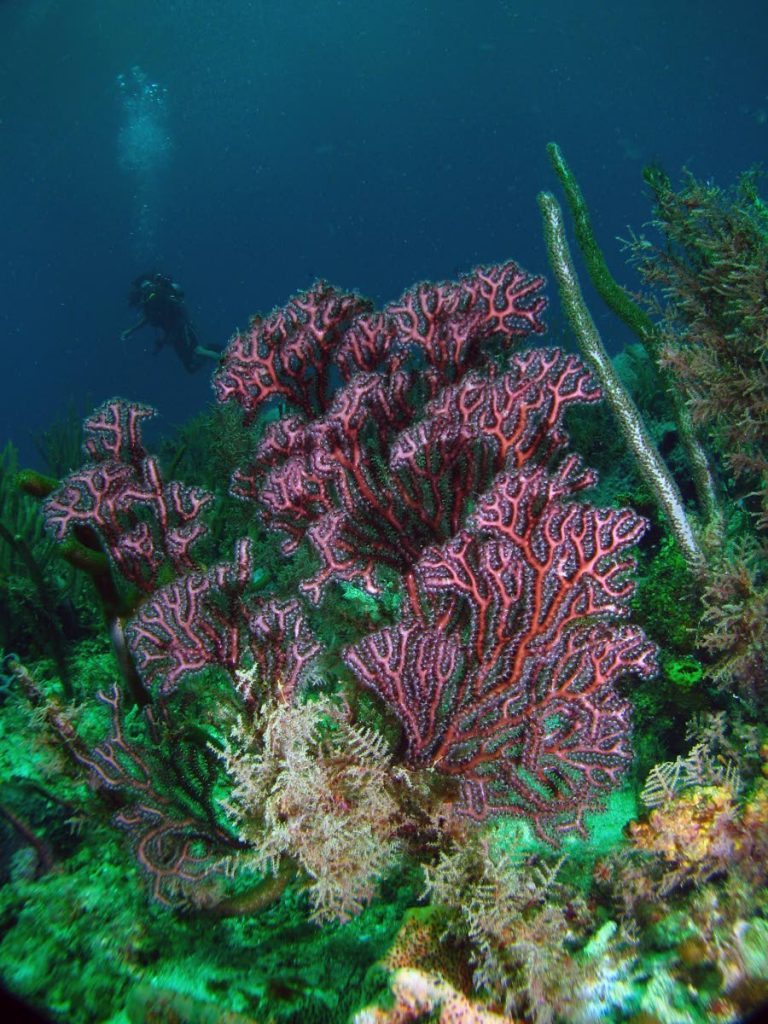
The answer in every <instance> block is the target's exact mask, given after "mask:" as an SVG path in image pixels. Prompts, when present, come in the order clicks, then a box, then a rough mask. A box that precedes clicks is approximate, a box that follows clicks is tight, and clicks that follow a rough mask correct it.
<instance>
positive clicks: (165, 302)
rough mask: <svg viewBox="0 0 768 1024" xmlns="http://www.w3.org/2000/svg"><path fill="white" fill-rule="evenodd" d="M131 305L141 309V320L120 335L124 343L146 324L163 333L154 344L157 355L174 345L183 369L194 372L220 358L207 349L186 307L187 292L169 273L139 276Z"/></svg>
mask: <svg viewBox="0 0 768 1024" xmlns="http://www.w3.org/2000/svg"><path fill="white" fill-rule="evenodd" d="M128 302H129V304H130V305H131V306H137V307H138V308H139V309H140V310H141V317H140V319H139V320H138V321H137V322H136V323H135V324H134V325H133V327H129V328H128V329H127V330H125V331H123V333H122V334H121V335H120V339H121V341H125V340H126V339H127V338H130V336H131V335H132V334H133V333H134V332H135V331H138V330H139V329H140V328H142V327H144V326H146V325H147V324H149V325H151V326H152V327H159V328H160V330H161V331H162V334H160V335H159V336H158V337H157V339H156V341H155V352H159V351H160V349H161V348H163V347H164V346H165V345H172V346H173V348H174V350H175V352H176V355H177V356H178V357H179V359H180V360H181V361H182V363H183V364H184V369H185V370H187V371H188V372H189V373H195V372H196V371H197V370H199V369H200V368H201V367H202V366H204V365H205V360H206V359H219V358H220V356H221V352H220V351H218V350H217V349H210V348H204V347H203V346H202V345H201V344H200V339H199V338H198V336H197V331H196V330H195V328H194V327H193V325H192V321H191V320H190V319H189V314H188V313H187V311H186V309H185V308H184V292H183V291H182V290H181V288H180V287H179V285H178V284H177V283H176V282H175V281H173V280H171V278H170V277H168V276H167V275H166V274H159V273H158V274H140V275H139V276H138V277H137V278H136V279H135V280H134V282H133V284H132V285H131V290H130V292H129V294H128Z"/></svg>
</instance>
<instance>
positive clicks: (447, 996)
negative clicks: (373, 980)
mask: <svg viewBox="0 0 768 1024" xmlns="http://www.w3.org/2000/svg"><path fill="white" fill-rule="evenodd" d="M390 988H391V990H392V995H393V996H394V999H395V1002H394V1006H392V1007H391V1008H390V1009H388V1010H383V1009H381V1008H379V1007H366V1008H365V1009H364V1010H360V1011H359V1012H358V1013H356V1014H355V1016H354V1017H353V1019H352V1024H411V1022H417V1021H422V1020H425V1019H426V1017H427V1015H428V1014H431V1013H433V1012H434V1011H435V1010H437V1009H439V1010H440V1017H439V1018H438V1020H439V1024H519V1021H517V1020H516V1019H515V1018H513V1017H507V1016H504V1015H502V1014H499V1013H493V1012H492V1011H490V1010H486V1009H485V1007H483V1006H481V1005H480V1004H479V1003H473V1002H472V1001H471V1000H470V999H468V998H467V996H465V995H464V994H463V993H461V992H457V990H456V989H455V988H454V987H453V985H451V984H450V983H449V982H447V981H445V980H444V979H443V978H442V977H440V976H439V975H437V974H431V973H428V972H426V971H420V970H416V969H415V968H410V967H403V968H400V970H397V971H395V973H394V974H393V975H392V980H391V982H390Z"/></svg>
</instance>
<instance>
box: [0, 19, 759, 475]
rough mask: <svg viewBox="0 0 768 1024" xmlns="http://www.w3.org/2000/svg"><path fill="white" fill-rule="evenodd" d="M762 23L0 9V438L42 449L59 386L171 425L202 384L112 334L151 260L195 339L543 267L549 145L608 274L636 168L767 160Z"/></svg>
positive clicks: (70, 398)
mask: <svg viewBox="0 0 768 1024" xmlns="http://www.w3.org/2000/svg"><path fill="white" fill-rule="evenodd" d="M767 37H768V7H767V6H766V5H765V4H763V3H758V2H757V0H749V2H742V3H738V4H731V5H726V4H723V3H719V2H712V0H704V2H697V3H691V2H687V0H674V2H671V3H670V2H669V0H646V2H643V3H640V4H623V3H621V4H620V3H610V4H609V3H605V2H595V0H587V2H583V3H580V4H574V3H571V2H566V0H545V2H537V3H532V2H530V0H521V2H517V0H476V2H473V3H468V2H460V0H443V2H440V3H438V2H431V0H430V2H414V0H388V2H387V3H386V4H384V3H379V2H376V0H319V2H313V3H308V2H306V0H280V2H279V3H276V2H269V0H241V2H235V0H230V2H226V3H224V2H221V0H180V2H171V0H168V2H159V0H131V2H130V3H128V2H125V0H77V2H72V0H70V2H66V0H5V2H2V3H0V225H1V226H2V231H1V236H0V237H1V239H2V241H1V242H0V244H1V245H2V252H1V254H0V353H2V355H1V358H2V362H1V363H0V366H1V367H2V380H3V401H2V404H1V405H0V439H3V440H7V439H12V440H13V441H14V443H15V444H16V445H17V446H18V448H19V449H20V452H21V461H22V463H24V462H29V463H32V464H35V463H36V462H39V456H37V453H36V451H35V448H34V445H33V444H32V441H31V438H32V435H33V434H35V433H37V432H39V431H41V430H43V429H45V428H46V427H48V426H49V425H50V424H51V422H52V421H54V420H55V419H56V418H58V417H59V416H60V415H61V414H62V413H63V412H64V410H65V409H66V407H67V405H68V403H74V406H75V408H76V409H78V410H82V411H83V412H85V411H86V408H87V403H88V402H89V401H90V402H91V403H92V404H96V403H97V402H100V401H102V400H103V399H104V398H107V397H109V396H112V395H115V394H119V395H124V396H126V397H130V398H132V399H135V400H140V401H144V402H148V403H151V404H153V405H155V406H157V407H158V408H159V409H160V411H161V414H162V418H161V421H160V422H161V428H166V429H167V428H169V427H170V426H172V425H173V424H174V423H178V422H181V421H182V420H183V419H185V418H186V417H187V416H189V415H191V414H193V413H194V412H196V411H198V410H199V409H200V408H201V407H202V406H203V405H204V404H205V403H206V402H208V401H209V400H210V399H211V393H210V390H209V374H208V372H207V371H206V370H205V369H203V370H202V371H200V372H198V373H197V374H194V375H190V374H187V373H186V372H185V371H184V369H183V367H182V366H181V364H180V363H179V362H178V360H177V359H176V357H175V355H174V353H173V351H172V350H171V349H170V348H169V349H164V350H163V351H162V352H160V353H159V354H155V353H154V352H153V335H152V331H151V330H145V331H143V332H140V333H137V334H135V335H134V336H133V337H132V338H131V339H130V340H129V341H127V342H122V341H121V340H120V334H121V331H122V330H124V329H125V328H126V327H128V326H129V325H130V323H131V322H132V320H133V319H135V317H134V311H132V310H130V309H129V308H128V305H127V302H126V295H127V291H128V288H129V284H130V282H131V280H132V279H133V278H134V277H135V276H136V275H137V274H140V273H142V272H144V271H145V270H146V269H149V268H153V269H154V268H157V269H161V270H163V271H165V272H167V273H168V274H170V275H172V276H173V277H174V278H175V279H176V280H177V281H179V282H180V283H181V285H182V287H183V288H184V290H185V293H186V298H187V304H188V308H189V310H190V313H191V315H192V317H193V319H194V321H195V323H196V325H197V328H198V330H199V332H200V335H201V337H202V338H203V340H204V341H205V342H206V343H208V344H211V345H214V346H220V345H223V344H224V343H225V341H226V340H227V338H228V337H229V335H230V334H231V333H232V331H233V330H234V328H235V327H236V326H238V325H241V326H242V325H244V324H245V322H246V321H247V318H248V316H249V315H250V314H251V313H253V312H255V311H256V310H268V309H270V308H271V307H273V306H274V305H276V304H277V303H281V302H283V301H284V300H285V299H286V298H287V297H288V296H289V295H290V294H291V293H292V292H294V291H296V290H297V289H299V288H302V287H305V286H306V285H308V284H309V283H310V281H312V280H313V279H314V278H316V277H319V276H321V277H324V278H326V279H328V280H330V281H331V282H333V283H335V284H338V285H340V286H342V287H345V288H357V289H359V290H360V291H362V292H363V293H365V294H368V295H370V296H371V297H372V298H374V299H376V300H378V301H385V300H388V299H392V298H394V297H396V296H397V295H399V294H400V293H401V292H402V290H403V289H404V288H406V287H407V286H409V285H410V284H411V283H413V282H414V281H416V280H418V279H424V278H431V279H440V278H446V277H451V276H453V275H455V274H456V272H457V271H460V270H464V269H468V268H469V267H471V266H472V265H474V264H476V263H478V262H488V261H492V260H498V259H504V258H507V257H513V258H515V259H517V260H518V261H519V262H520V263H521V264H522V265H523V266H525V267H526V268H527V269H529V270H531V271H532V272H536V273H541V272H546V259H545V253H544V247H543V243H542V238H541V229H540V223H539V215H538V211H537V208H536V202H535V197H536V193H537V192H538V191H539V190H540V189H541V188H543V187H553V185H554V179H553V175H552V172H551V170H550V168H549V166H548V162H547V157H546V153H545V144H546V143H547V142H548V141H549V140H556V141H558V142H559V143H560V145H561V146H562V148H563V151H564V153H565V155H566V157H567V159H568V160H569V162H570V163H571V165H572V167H573V169H574V171H575V172H576V174H577V175H578V177H579V180H580V181H581V183H582V186H583V188H584V190H585V192H586V194H587V197H588V199H589V200H590V203H591V206H592V210H593V215H594V220H595V228H596V231H597V234H598V238H599V240H600V242H601V244H602V245H603V246H604V247H605V249H606V252H607V253H608V255H609V258H611V259H612V261H613V267H614V269H615V271H616V272H617V273H618V274H619V275H625V274H626V273H627V272H626V271H624V270H623V268H622V263H623V257H622V256H621V253H620V248H619V244H618V242H617V241H616V237H617V236H622V235H625V234H626V231H627V226H628V225H631V226H632V227H633V228H635V229H636V230H637V229H640V228H641V227H642V224H643V222H644V221H645V220H647V218H648V216H649V210H650V205H649V202H648V200H647V197H646V195H645V194H644V187H643V183H642V179H641V169H642V167H643V166H644V164H646V163H647V162H649V161H653V160H655V161H659V162H660V163H661V164H662V165H663V166H664V167H665V168H666V169H667V170H668V171H669V172H670V174H671V175H672V176H673V179H674V180H677V177H678V175H679V173H680V170H681V168H683V167H688V168H690V169H691V170H692V171H694V172H695V173H696V174H697V175H698V176H700V177H702V178H712V179H714V180H715V181H717V182H718V183H720V184H723V185H726V184H729V183H731V182H732V181H733V179H734V178H735V176H736V175H737V174H738V173H739V172H740V171H742V170H744V169H746V168H747V167H749V166H751V165H752V164H754V163H755V162H756V161H759V160H760V159H761V158H762V157H763V156H764V154H765V148H766V138H767V137H768V76H767V74H766V63H765V39H766V38H767ZM625 279H626V280H628V281H630V283H631V278H629V277H625ZM600 324H601V328H602V329H603V331H604V333H605V340H606V342H607V343H608V345H609V347H611V348H613V350H614V351H615V350H616V348H617V347H618V346H619V345H620V344H621V340H622V337H623V336H622V335H621V334H620V333H619V332H618V330H617V328H616V327H615V325H614V323H613V322H612V321H611V320H610V318H607V317H605V318H603V319H601V320H600Z"/></svg>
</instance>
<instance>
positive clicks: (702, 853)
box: [629, 786, 741, 868]
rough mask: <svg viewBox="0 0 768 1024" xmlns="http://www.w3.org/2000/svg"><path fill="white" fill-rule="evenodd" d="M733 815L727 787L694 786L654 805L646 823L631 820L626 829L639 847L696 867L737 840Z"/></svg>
mask: <svg viewBox="0 0 768 1024" xmlns="http://www.w3.org/2000/svg"><path fill="white" fill-rule="evenodd" d="M735 818H736V807H735V803H734V797H733V791H732V789H731V788H730V787H729V786H696V787H693V788H691V789H687V790H685V791H684V792H683V793H680V794H679V795H678V796H676V797H674V798H673V799H672V800H668V801H667V802H666V803H664V804H663V805H662V806H661V807H657V808H656V809H655V810H654V811H652V812H651V814H650V817H649V818H648V821H647V822H643V823H640V822H632V824H631V825H630V827H629V831H630V835H631V836H632V839H633V841H634V843H635V845H636V846H637V847H638V848H639V849H641V850H646V851H648V852H649V853H657V854H661V856H662V857H664V859H665V860H667V861H671V862H674V863H676V864H680V865H687V866H690V867H691V868H695V867H697V866H698V865H701V864H703V863H704V862H706V861H708V860H710V859H712V858H719V857H722V856H724V855H726V853H727V852H728V851H727V850H726V847H728V846H730V847H731V849H732V848H733V845H734V844H735V843H738V842H739V840H740V833H741V829H740V828H739V827H738V825H737V824H736V823H735Z"/></svg>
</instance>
